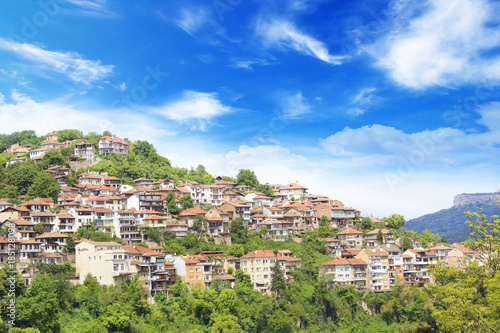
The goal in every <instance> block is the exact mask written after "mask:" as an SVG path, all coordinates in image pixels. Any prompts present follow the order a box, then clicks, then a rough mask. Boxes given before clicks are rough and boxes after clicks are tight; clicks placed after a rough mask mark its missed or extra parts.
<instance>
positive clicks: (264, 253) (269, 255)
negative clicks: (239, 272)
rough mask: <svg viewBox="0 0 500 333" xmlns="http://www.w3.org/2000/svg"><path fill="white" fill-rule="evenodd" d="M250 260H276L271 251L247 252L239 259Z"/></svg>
mask: <svg viewBox="0 0 500 333" xmlns="http://www.w3.org/2000/svg"><path fill="white" fill-rule="evenodd" d="M250 258H276V255H275V254H274V252H273V250H255V251H252V252H248V253H247V254H245V255H244V256H243V257H241V258H240V259H250Z"/></svg>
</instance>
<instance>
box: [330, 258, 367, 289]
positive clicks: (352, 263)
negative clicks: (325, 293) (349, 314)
mask: <svg viewBox="0 0 500 333" xmlns="http://www.w3.org/2000/svg"><path fill="white" fill-rule="evenodd" d="M321 267H322V270H321V273H322V274H323V276H325V277H326V278H327V279H328V280H330V281H331V283H333V284H335V285H339V286H349V285H354V286H355V287H356V289H365V288H366V286H367V285H368V274H367V267H368V264H367V263H366V262H365V261H364V260H362V259H345V258H336V259H333V260H331V261H329V262H326V263H324V264H323V265H321Z"/></svg>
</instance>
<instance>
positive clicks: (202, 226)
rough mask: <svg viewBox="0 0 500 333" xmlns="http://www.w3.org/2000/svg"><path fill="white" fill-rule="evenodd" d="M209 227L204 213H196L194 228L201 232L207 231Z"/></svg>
mask: <svg viewBox="0 0 500 333" xmlns="http://www.w3.org/2000/svg"><path fill="white" fill-rule="evenodd" d="M207 227H208V220H207V219H206V218H205V217H204V216H203V215H196V216H195V218H194V221H193V230H194V231H196V232H197V233H199V234H202V233H205V232H206V230H207Z"/></svg>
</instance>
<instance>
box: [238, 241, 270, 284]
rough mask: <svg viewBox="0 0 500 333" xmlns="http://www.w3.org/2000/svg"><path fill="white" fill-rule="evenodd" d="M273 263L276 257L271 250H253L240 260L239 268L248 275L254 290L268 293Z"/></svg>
mask: <svg viewBox="0 0 500 333" xmlns="http://www.w3.org/2000/svg"><path fill="white" fill-rule="evenodd" d="M275 261H276V255H275V254H274V252H273V251H272V250H255V251H252V252H249V253H247V254H246V255H244V256H243V257H241V258H240V267H241V269H242V270H243V272H244V273H245V274H249V275H250V278H251V279H252V282H253V288H254V289H255V290H259V291H268V290H269V289H270V287H271V273H272V272H271V270H272V268H273V266H274V264H275Z"/></svg>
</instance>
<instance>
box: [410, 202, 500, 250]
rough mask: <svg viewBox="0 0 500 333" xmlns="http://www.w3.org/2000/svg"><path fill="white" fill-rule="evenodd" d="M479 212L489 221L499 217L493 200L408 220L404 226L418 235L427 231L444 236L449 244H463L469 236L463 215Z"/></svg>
mask: <svg viewBox="0 0 500 333" xmlns="http://www.w3.org/2000/svg"><path fill="white" fill-rule="evenodd" d="M479 210H482V212H481V214H485V215H486V217H487V218H488V219H490V220H491V217H492V216H493V215H500V208H499V207H498V205H497V203H496V202H495V201H494V200H491V201H486V202H481V203H474V204H468V205H464V206H458V207H451V208H448V209H442V210H440V211H438V212H436V213H433V214H427V215H424V216H421V217H418V218H415V219H412V220H409V221H408V223H407V224H406V226H407V227H408V228H409V229H413V230H415V231H417V232H419V233H421V232H422V231H424V230H425V229H429V230H430V231H431V232H433V233H437V234H440V235H446V239H447V240H448V241H449V242H450V243H453V242H463V241H465V240H466V239H467V238H469V234H470V227H469V226H468V225H467V224H465V223H464V213H465V212H476V211H479Z"/></svg>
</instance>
